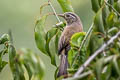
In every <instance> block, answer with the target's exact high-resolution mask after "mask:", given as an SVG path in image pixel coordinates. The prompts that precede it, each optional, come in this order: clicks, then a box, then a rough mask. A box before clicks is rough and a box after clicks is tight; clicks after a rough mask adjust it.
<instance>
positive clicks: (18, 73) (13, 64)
mask: <svg viewBox="0 0 120 80" xmlns="http://www.w3.org/2000/svg"><path fill="white" fill-rule="evenodd" d="M8 53H9V63H10V68H11V71H12V74H13V78H14V80H25V77H24V70H23V68H22V65H21V64H20V63H19V62H18V61H17V57H16V50H15V48H14V46H13V45H11V44H10V45H9V47H8Z"/></svg>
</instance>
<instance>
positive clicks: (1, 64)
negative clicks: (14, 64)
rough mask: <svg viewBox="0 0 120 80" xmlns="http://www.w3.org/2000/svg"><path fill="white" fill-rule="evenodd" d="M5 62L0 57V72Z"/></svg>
mask: <svg viewBox="0 0 120 80" xmlns="http://www.w3.org/2000/svg"><path fill="white" fill-rule="evenodd" d="M6 64H8V62H6V61H2V59H1V57H0V72H1V71H2V69H3V68H4V67H5V66H6Z"/></svg>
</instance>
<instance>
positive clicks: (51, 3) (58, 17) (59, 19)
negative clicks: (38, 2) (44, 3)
mask: <svg viewBox="0 0 120 80" xmlns="http://www.w3.org/2000/svg"><path fill="white" fill-rule="evenodd" d="M48 4H49V5H50V7H51V8H52V10H53V12H54V14H55V16H56V18H57V20H58V22H59V23H60V22H61V21H60V19H59V17H58V15H57V13H56V11H55V8H54V7H53V5H52V3H51V2H50V0H48Z"/></svg>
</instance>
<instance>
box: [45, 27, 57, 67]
mask: <svg viewBox="0 0 120 80" xmlns="http://www.w3.org/2000/svg"><path fill="white" fill-rule="evenodd" d="M57 31H58V30H57V28H52V29H51V30H49V31H48V32H47V34H46V51H47V53H48V54H49V56H50V58H51V64H53V65H55V66H56V59H55V53H54V54H52V53H51V52H50V49H49V47H50V41H51V39H52V38H53V37H54V36H55V35H56V33H57Z"/></svg>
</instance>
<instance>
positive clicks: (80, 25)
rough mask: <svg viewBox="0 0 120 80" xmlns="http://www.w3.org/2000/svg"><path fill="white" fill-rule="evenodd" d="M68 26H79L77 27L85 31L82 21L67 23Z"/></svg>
mask: <svg viewBox="0 0 120 80" xmlns="http://www.w3.org/2000/svg"><path fill="white" fill-rule="evenodd" d="M67 27H77V28H81V30H82V31H83V25H82V23H81V21H77V22H73V23H71V24H68V23H67Z"/></svg>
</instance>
